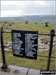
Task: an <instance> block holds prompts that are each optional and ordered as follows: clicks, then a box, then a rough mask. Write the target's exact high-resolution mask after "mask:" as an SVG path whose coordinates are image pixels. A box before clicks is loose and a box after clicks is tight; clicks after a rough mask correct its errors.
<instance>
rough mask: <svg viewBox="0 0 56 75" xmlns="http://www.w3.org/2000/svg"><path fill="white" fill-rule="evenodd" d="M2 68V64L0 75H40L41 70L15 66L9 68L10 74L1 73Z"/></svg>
mask: <svg viewBox="0 0 56 75" xmlns="http://www.w3.org/2000/svg"><path fill="white" fill-rule="evenodd" d="M1 66H2V64H0V75H40V70H35V69H29V68H24V67H18V66H13V65H9V66H8V68H9V69H10V72H9V71H8V72H4V71H1Z"/></svg>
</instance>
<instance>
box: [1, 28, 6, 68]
mask: <svg viewBox="0 0 56 75" xmlns="http://www.w3.org/2000/svg"><path fill="white" fill-rule="evenodd" d="M2 30H3V27H0V33H1V34H0V36H1V51H2V59H3V66H2V67H1V69H6V68H7V64H6V60H5V52H4V46H3V35H2Z"/></svg>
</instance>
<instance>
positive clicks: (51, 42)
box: [47, 29, 55, 71]
mask: <svg viewBox="0 0 56 75" xmlns="http://www.w3.org/2000/svg"><path fill="white" fill-rule="evenodd" d="M54 35H55V31H54V29H52V30H51V31H50V50H49V56H48V63H47V71H49V69H50V61H51V54H52V47H53V37H54Z"/></svg>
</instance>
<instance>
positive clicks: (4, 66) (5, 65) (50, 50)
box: [1, 29, 56, 71]
mask: <svg viewBox="0 0 56 75" xmlns="http://www.w3.org/2000/svg"><path fill="white" fill-rule="evenodd" d="M2 33H11V30H9V31H8V30H7V31H1V39H2V41H1V44H2V47H1V49H2V59H3V67H2V68H4V69H6V68H7V64H6V60H5V52H4V47H3V36H2ZM38 35H47V36H50V49H49V55H48V56H41V55H38V56H40V57H48V62H47V71H49V69H50V61H51V58H56V57H51V54H52V45H53V38H54V36H56V35H55V31H54V29H52V30H51V31H50V34H41V33H38Z"/></svg>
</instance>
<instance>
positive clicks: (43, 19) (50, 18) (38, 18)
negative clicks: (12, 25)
mask: <svg viewBox="0 0 56 75" xmlns="http://www.w3.org/2000/svg"><path fill="white" fill-rule="evenodd" d="M55 18H56V16H54V15H30V16H20V17H0V22H1V21H13V22H16V21H17V22H20V21H21V22H22V21H26V20H27V21H29V22H40V23H44V22H46V21H47V22H49V23H50V24H56V22H55Z"/></svg>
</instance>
